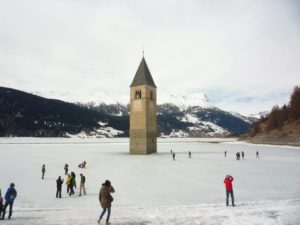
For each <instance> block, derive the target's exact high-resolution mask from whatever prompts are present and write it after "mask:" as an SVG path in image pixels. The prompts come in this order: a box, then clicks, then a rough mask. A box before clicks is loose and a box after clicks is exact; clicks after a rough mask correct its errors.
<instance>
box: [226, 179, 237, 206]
mask: <svg viewBox="0 0 300 225" xmlns="http://www.w3.org/2000/svg"><path fill="white" fill-rule="evenodd" d="M232 181H233V177H232V176H230V175H227V176H226V177H225V179H224V183H225V188H226V206H228V201H229V194H230V196H231V202H232V206H235V205H234V197H233V189H232Z"/></svg>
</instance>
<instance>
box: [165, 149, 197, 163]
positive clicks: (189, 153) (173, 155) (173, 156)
mask: <svg viewBox="0 0 300 225" xmlns="http://www.w3.org/2000/svg"><path fill="white" fill-rule="evenodd" d="M170 153H171V156H172V158H173V161H175V156H176V155H175V152H174V151H173V150H172V149H171V150H170ZM188 157H189V158H192V152H191V151H189V152H188Z"/></svg>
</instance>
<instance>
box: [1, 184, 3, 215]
mask: <svg viewBox="0 0 300 225" xmlns="http://www.w3.org/2000/svg"><path fill="white" fill-rule="evenodd" d="M2 212H3V198H2V194H1V189H0V218H1V215H2Z"/></svg>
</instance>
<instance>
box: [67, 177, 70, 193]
mask: <svg viewBox="0 0 300 225" xmlns="http://www.w3.org/2000/svg"><path fill="white" fill-rule="evenodd" d="M70 184H71V175H70V174H68V176H67V178H66V185H67V193H69V191H70Z"/></svg>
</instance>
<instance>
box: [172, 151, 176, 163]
mask: <svg viewBox="0 0 300 225" xmlns="http://www.w3.org/2000/svg"><path fill="white" fill-rule="evenodd" d="M172 157H173V161H175V152H173V154H172Z"/></svg>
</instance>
